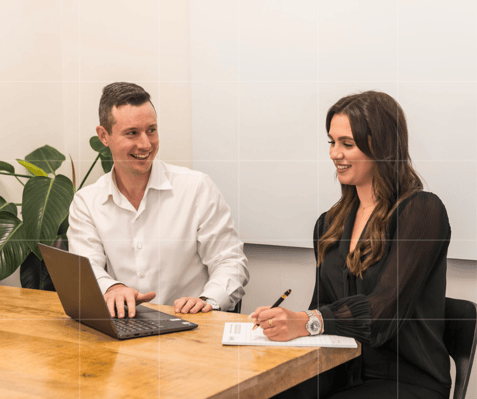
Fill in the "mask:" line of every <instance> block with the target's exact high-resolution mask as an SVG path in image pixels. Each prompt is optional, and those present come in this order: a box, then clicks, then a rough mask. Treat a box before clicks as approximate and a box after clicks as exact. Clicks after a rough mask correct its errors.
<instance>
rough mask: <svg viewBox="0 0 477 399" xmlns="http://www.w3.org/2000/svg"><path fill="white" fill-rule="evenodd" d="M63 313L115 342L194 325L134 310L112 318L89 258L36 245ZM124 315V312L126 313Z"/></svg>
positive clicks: (147, 309) (139, 306) (144, 307)
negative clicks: (131, 313)
mask: <svg viewBox="0 0 477 399" xmlns="http://www.w3.org/2000/svg"><path fill="white" fill-rule="evenodd" d="M38 247H39V248H40V251H41V254H42V255H43V260H44V261H45V264H46V268H47V269H48V272H49V273H50V277H51V280H52V281H53V284H54V286H55V289H56V292H57V293H58V296H59V297H60V301H61V305H62V306H63V309H64V311H65V313H66V314H67V315H68V316H70V317H71V318H72V319H74V320H76V321H79V322H80V323H83V324H86V325H87V326H89V327H92V328H94V329H96V330H99V331H101V332H103V333H105V334H108V335H110V336H111V337H114V338H117V339H129V338H138V337H144V336H149V335H157V334H165V333H172V332H177V331H185V330H192V329H193V328H196V327H197V324H194V323H191V322H188V321H186V320H184V319H180V318H178V317H177V316H171V315H168V314H167V313H163V312H159V311H157V310H154V309H150V308H148V307H146V306H142V305H138V306H136V316H135V317H134V318H124V319H118V318H115V317H111V314H110V313H109V310H108V307H107V305H106V302H105V301H104V298H103V294H102V293H101V290H100V288H99V285H98V282H97V281H96V277H95V275H94V273H93V269H92V268H91V264H90V263H89V260H88V258H85V257H84V256H79V255H75V254H72V253H70V252H67V251H63V250H61V249H58V248H53V247H49V246H47V245H43V244H38ZM125 313H126V314H127V311H126V312H125Z"/></svg>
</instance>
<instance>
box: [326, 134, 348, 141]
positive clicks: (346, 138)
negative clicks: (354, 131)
mask: <svg viewBox="0 0 477 399" xmlns="http://www.w3.org/2000/svg"><path fill="white" fill-rule="evenodd" d="M328 138H329V139H331V140H334V138H333V137H331V135H330V134H328ZM343 140H351V141H354V139H353V137H350V136H340V137H338V141H343Z"/></svg>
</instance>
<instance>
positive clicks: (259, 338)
mask: <svg viewBox="0 0 477 399" xmlns="http://www.w3.org/2000/svg"><path fill="white" fill-rule="evenodd" d="M253 326H254V323H225V327H224V335H223V337H222V345H243V346H245V345H258V346H321V347H326V348H357V347H358V344H357V343H356V341H355V340H354V338H349V337H340V336H338V335H327V334H320V335H314V336H311V335H310V336H308V337H300V338H295V339H292V340H291V341H286V342H277V341H270V340H269V339H268V338H267V337H266V336H265V335H263V330H262V329H261V328H260V327H259V328H257V329H255V331H252V328H253Z"/></svg>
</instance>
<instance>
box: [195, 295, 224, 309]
mask: <svg viewBox="0 0 477 399" xmlns="http://www.w3.org/2000/svg"><path fill="white" fill-rule="evenodd" d="M200 299H202V300H203V301H205V302H207V303H208V304H209V305H212V310H220V305H219V303H218V302H217V301H216V300H215V299H212V298H207V297H205V296H201V297H200Z"/></svg>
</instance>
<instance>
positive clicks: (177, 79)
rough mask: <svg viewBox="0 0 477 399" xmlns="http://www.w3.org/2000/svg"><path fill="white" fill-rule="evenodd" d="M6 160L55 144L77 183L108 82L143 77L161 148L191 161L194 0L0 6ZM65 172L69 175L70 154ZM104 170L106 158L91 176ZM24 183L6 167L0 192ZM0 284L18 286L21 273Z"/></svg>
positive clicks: (32, 0)
mask: <svg viewBox="0 0 477 399" xmlns="http://www.w3.org/2000/svg"><path fill="white" fill-rule="evenodd" d="M0 36H1V37H2V40H1V41H0V54H2V62H1V63H0V92H1V93H2V95H1V96H0V115H1V118H0V130H1V131H2V134H1V137H2V145H1V146H0V160H2V161H6V162H9V163H11V164H13V165H15V168H16V171H17V172H18V173H24V172H25V170H24V169H23V168H22V167H21V166H20V165H19V164H18V163H17V162H16V159H17V158H20V159H23V158H24V157H25V155H27V154H28V153H30V152H31V151H33V150H34V149H36V148H38V147H41V146H43V145H45V144H49V145H51V146H53V147H55V148H56V149H58V150H59V151H60V152H62V153H63V154H65V155H66V157H67V159H68V154H70V155H71V157H72V158H73V160H74V163H75V169H76V179H77V184H78V185H79V183H80V182H81V180H82V179H83V177H84V176H85V174H86V172H87V171H88V169H89V167H90V165H91V164H92V162H93V160H94V158H95V157H96V155H97V153H95V152H94V151H93V150H92V149H91V148H90V146H89V138H90V137H91V136H93V135H95V134H96V133H95V127H96V126H97V125H98V104H99V99H100V96H101V90H102V88H103V87H104V86H105V85H106V84H109V83H111V82H114V81H130V82H135V83H138V84H140V85H142V86H143V87H144V88H145V89H146V90H147V91H148V92H149V93H150V94H151V96H152V101H153V103H154V105H155V107H156V110H157V111H158V116H159V130H160V157H161V158H162V159H164V160H166V161H168V162H171V163H175V164H179V165H185V166H191V165H192V131H191V110H190V62H189V56H190V55H189V54H190V51H189V1H188V0H161V1H160V2H159V1H157V0H141V2H140V6H138V5H137V4H136V3H133V2H130V1H127V0H101V1H95V0H81V1H79V0H41V1H37V0H22V1H11V2H2V12H1V13H0ZM59 172H60V173H62V174H65V175H67V176H68V177H71V166H70V163H69V160H67V161H66V162H65V163H64V164H63V166H62V167H61V168H60V171H59ZM101 174H102V169H101V168H100V166H99V164H98V165H97V166H96V167H95V169H94V171H93V173H92V174H91V175H90V177H89V178H88V183H91V182H94V181H95V180H96V179H97V178H98V177H99V176H100V175H101ZM21 188H22V187H21V185H20V184H19V183H18V182H17V181H16V180H15V179H14V178H11V177H7V176H0V196H2V197H4V198H5V199H6V200H7V201H11V202H21V192H22V189H21ZM0 284H13V285H19V279H18V273H16V274H15V275H13V276H12V277H11V278H9V279H7V280H4V281H3V282H1V283H0Z"/></svg>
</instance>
